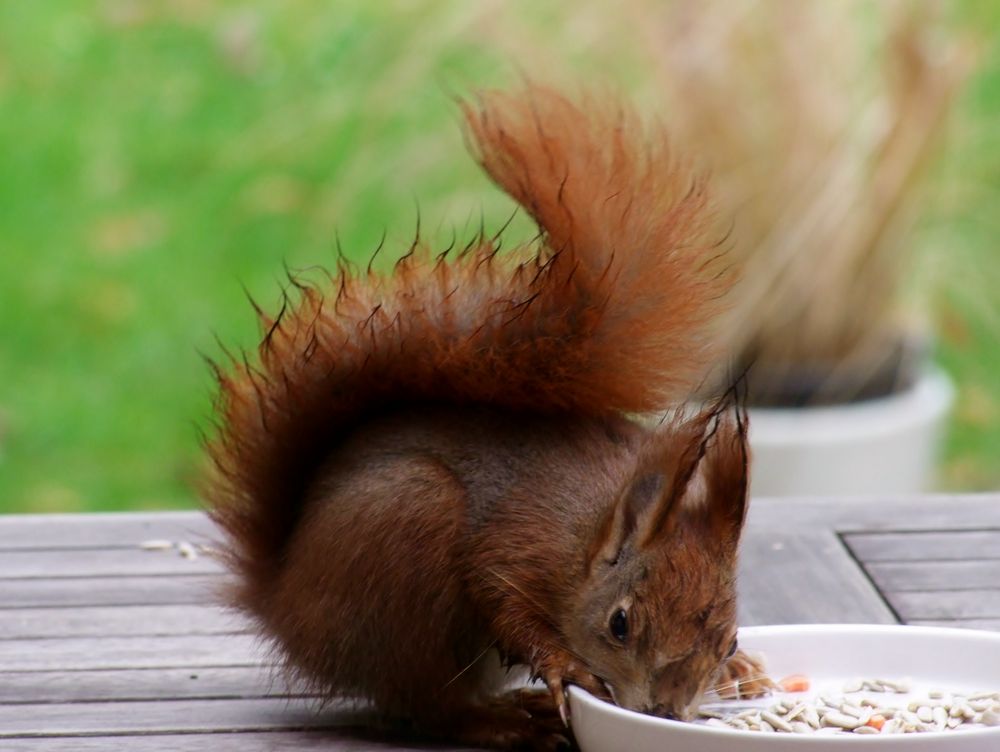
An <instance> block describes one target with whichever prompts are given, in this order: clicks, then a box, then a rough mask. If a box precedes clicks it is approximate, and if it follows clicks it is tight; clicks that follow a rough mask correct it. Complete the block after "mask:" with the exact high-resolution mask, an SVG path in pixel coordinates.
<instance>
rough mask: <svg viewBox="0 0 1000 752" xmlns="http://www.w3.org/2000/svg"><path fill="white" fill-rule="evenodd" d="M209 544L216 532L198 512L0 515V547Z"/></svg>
mask: <svg viewBox="0 0 1000 752" xmlns="http://www.w3.org/2000/svg"><path fill="white" fill-rule="evenodd" d="M163 538H165V539H167V540H174V541H176V540H186V541H190V542H192V543H209V542H211V541H213V540H216V539H218V538H219V534H218V531H217V530H216V528H215V526H214V525H212V523H211V522H210V521H209V520H208V518H207V517H206V516H205V515H204V514H203V513H201V512H111V513H97V514H22V515H6V516H2V517H0V549H24V548H35V549H38V548H90V547H95V546H96V547H103V546H131V545H138V544H139V543H141V542H142V541H145V540H150V539H163Z"/></svg>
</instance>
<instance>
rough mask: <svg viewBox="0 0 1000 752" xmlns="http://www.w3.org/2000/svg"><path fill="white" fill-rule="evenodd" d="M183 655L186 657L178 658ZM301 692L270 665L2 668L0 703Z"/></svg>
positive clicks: (211, 696)
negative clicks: (67, 668)
mask: <svg viewBox="0 0 1000 752" xmlns="http://www.w3.org/2000/svg"><path fill="white" fill-rule="evenodd" d="M179 658H181V657H180V656H179ZM289 694H302V692H301V691H299V690H297V689H296V688H293V687H291V686H289V684H288V682H287V680H286V679H285V677H284V676H283V674H282V673H281V672H280V671H279V670H277V669H275V668H273V667H269V666H236V667H222V668H220V667H215V666H208V667H201V668H147V669H107V668H100V669H94V670H90V671H65V670H63V669H53V670H49V671H9V672H0V703H21V704H23V703H42V702H83V701H90V702H103V701H111V700H160V699H168V700H169V699H195V698H230V699H232V698H248V697H268V696H272V697H279V696H286V695H289Z"/></svg>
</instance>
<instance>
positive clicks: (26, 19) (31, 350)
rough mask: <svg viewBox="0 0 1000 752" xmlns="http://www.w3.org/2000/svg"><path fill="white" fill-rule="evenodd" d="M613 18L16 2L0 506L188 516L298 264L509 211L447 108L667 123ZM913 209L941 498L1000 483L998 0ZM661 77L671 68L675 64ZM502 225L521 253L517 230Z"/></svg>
mask: <svg viewBox="0 0 1000 752" xmlns="http://www.w3.org/2000/svg"><path fill="white" fill-rule="evenodd" d="M653 5H654V4H653V3H652V0H628V2H624V3H622V4H620V5H619V4H608V3H596V2H595V3H583V4H569V3H565V4H557V3H551V4H546V3H536V2H528V1H524V2H499V0H485V1H484V2H476V3H468V2H458V0H442V1H440V2H430V3H418V2H403V1H402V0H381V1H380V2H364V1H363V0H339V1H338V2H337V3H318V2H311V1H308V0H286V1H285V2H283V3H280V4H279V3H274V4H263V3H261V4H258V6H257V7H256V8H252V9H251V8H250V7H248V6H247V4H245V3H236V2H222V1H215V2H202V1H199V0H171V1H168V0H107V1H106V2H101V3H92V4H79V3H73V2H68V0H50V1H49V2H45V3H33V2H0V143H2V144H3V146H2V148H0V511H56V510H65V511H80V510H96V509H123V508H162V507H183V506H191V505H193V504H195V503H197V502H196V492H195V490H194V489H195V485H196V482H197V478H198V477H199V475H200V473H201V469H202V462H203V460H202V458H201V454H200V450H199V438H198V436H199V431H203V430H211V428H210V415H211V395H212V380H211V378H210V375H209V371H208V369H207V368H206V366H205V365H204V363H203V361H202V359H201V357H200V355H199V354H200V353H204V354H207V355H209V356H215V355H218V353H219V352H220V348H219V344H218V342H217V341H216V337H218V339H220V340H221V341H222V342H225V343H227V344H233V345H236V346H243V347H247V348H252V346H253V344H254V341H255V338H256V335H257V331H256V323H255V320H254V317H253V316H252V312H251V309H250V306H249V305H248V303H247V301H246V297H245V292H244V288H246V291H248V292H249V293H250V294H251V295H252V296H253V297H254V298H255V299H257V300H258V301H260V302H261V303H262V304H263V305H265V306H266V307H271V306H273V305H274V304H275V301H276V300H277V299H278V297H279V295H280V290H281V288H282V285H283V283H284V281H283V275H284V272H283V265H284V264H287V265H288V266H289V267H292V268H303V267H309V266H312V265H316V264H322V265H326V266H328V267H332V266H333V265H334V260H335V247H336V243H337V241H338V239H339V242H340V244H341V246H342V248H343V251H344V253H345V254H346V255H348V256H349V257H351V258H353V259H356V260H365V261H366V260H367V259H368V257H369V256H370V254H371V252H372V250H373V249H374V247H375V246H376V245H377V244H378V242H379V239H380V238H381V236H382V234H383V232H385V233H386V234H387V242H386V248H387V249H388V250H389V251H391V253H390V254H387V257H388V256H391V255H392V253H395V254H397V255H398V253H400V252H402V251H403V250H405V248H406V246H407V245H408V243H409V241H410V239H411V238H412V235H413V232H414V227H415V224H416V221H417V215H418V212H419V215H420V219H421V223H422V233H423V235H424V236H425V237H429V238H432V239H436V240H437V241H438V242H440V243H441V244H442V245H446V244H447V243H448V242H450V239H451V237H452V234H453V233H457V234H458V235H459V237H462V236H463V235H464V236H465V237H469V236H470V235H471V234H472V233H473V232H474V231H475V230H476V228H478V227H479V225H480V223H481V222H482V223H484V224H485V226H486V227H487V228H490V229H496V228H498V227H499V226H500V225H501V224H502V223H503V222H504V221H505V220H506V219H507V217H508V215H509V214H510V211H511V203H510V202H509V200H507V199H506V198H505V197H503V196H502V195H500V193H499V192H498V191H497V190H496V189H495V188H493V187H492V186H491V185H490V184H489V183H488V182H487V181H486V179H485V178H483V177H482V175H481V174H480V173H479V171H478V169H477V167H476V166H475V164H474V163H473V161H472V160H471V159H469V158H468V156H467V155H466V153H465V150H464V147H463V144H462V137H461V133H460V129H459V128H458V126H457V122H458V117H457V108H456V106H455V103H454V97H455V96H457V95H458V96H460V95H465V94H468V93H470V92H473V91H474V90H475V89H476V88H479V87H484V86H495V85H509V84H512V83H516V82H517V81H518V80H519V79H520V78H522V77H524V76H529V77H536V78H539V79H541V80H546V81H556V82H561V83H564V84H566V85H568V86H569V88H570V89H572V88H573V87H579V86H580V85H583V84H585V85H590V86H598V87H603V88H604V89H606V90H607V91H609V92H612V91H617V90H625V91H627V92H628V93H629V94H630V95H631V96H632V97H633V98H635V99H636V100H638V101H639V102H640V105H641V107H642V108H643V109H646V110H649V111H657V110H659V111H660V112H661V113H662V114H663V115H664V117H665V118H666V119H667V120H668V121H669V117H670V113H669V111H667V112H664V111H663V110H664V108H663V107H662V101H661V100H662V97H661V96H660V92H659V91H658V90H659V87H660V83H658V78H657V63H658V61H657V60H655V59H654V58H656V55H657V50H656V49H655V44H653V45H651V44H650V43H649V41H648V40H649V38H650V35H649V34H648V33H643V34H638V33H637V29H639V28H641V26H642V25H643V24H644V23H645V22H646V19H647V18H649V17H650V15H649V14H650V9H651V8H652V6H653ZM949 7H950V9H951V10H950V13H951V16H952V17H950V18H949V19H948V20H949V22H950V23H951V24H952V25H953V26H954V27H955V28H956V29H958V30H959V31H960V33H962V34H966V35H968V37H969V39H970V40H971V43H972V44H973V45H974V46H975V47H976V52H977V59H978V67H977V69H976V71H975V72H974V74H973V75H972V77H971V78H970V81H969V83H968V85H967V86H966V87H965V89H964V91H963V93H962V95H961V98H960V101H959V104H958V107H957V108H956V113H955V116H954V118H953V122H952V123H951V124H950V130H949V134H948V138H947V143H946V145H945V146H946V148H945V150H944V152H943V158H942V159H940V160H939V161H938V163H937V165H936V166H935V167H934V172H933V181H932V189H933V190H932V193H933V201H932V202H931V205H932V206H933V211H930V212H928V213H927V214H926V216H923V217H922V218H921V222H920V227H919V233H918V235H917V237H916V239H915V242H916V243H917V244H918V246H919V247H918V251H919V258H920V260H921V263H920V264H919V266H918V268H917V269H915V270H914V277H915V278H918V279H923V280H930V281H932V282H933V283H934V284H933V286H932V288H931V289H932V290H933V298H932V308H931V312H930V317H931V319H932V320H933V321H934V323H935V326H936V330H937V333H938V343H937V355H938V359H939V360H940V361H941V362H942V364H943V365H944V366H945V368H946V369H947V370H948V371H949V372H950V373H951V374H952V375H953V376H954V378H955V379H956V381H957V383H958V387H959V398H958V403H957V407H956V411H955V415H954V419H953V422H952V427H951V431H950V434H949V438H948V444H947V451H946V455H945V459H944V465H943V467H942V471H941V487H942V488H944V489H954V490H978V489H996V488H1000V344H998V342H1000V293H998V290H1000V253H998V249H997V248H996V247H995V243H996V240H997V238H998V237H1000V233H998V230H1000V211H998V210H997V207H998V206H1000V33H998V32H1000V3H996V2H993V1H992V0H962V2H959V3H956V4H953V5H951V6H949ZM659 62H662V61H659ZM510 233H511V234H512V235H513V236H515V237H520V238H527V237H530V234H531V228H530V227H529V226H528V223H527V222H526V221H525V220H524V218H523V217H521V218H518V219H517V220H516V221H515V222H514V224H513V226H512V228H511V230H510Z"/></svg>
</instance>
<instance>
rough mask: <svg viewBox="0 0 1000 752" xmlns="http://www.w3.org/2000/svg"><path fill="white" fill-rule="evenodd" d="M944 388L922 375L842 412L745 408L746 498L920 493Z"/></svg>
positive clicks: (932, 457) (946, 394)
mask: <svg viewBox="0 0 1000 752" xmlns="http://www.w3.org/2000/svg"><path fill="white" fill-rule="evenodd" d="M954 395H955V390H954V387H953V386H952V383H951V380H950V379H949V378H948V377H947V375H945V373H944V372H943V371H941V370H940V369H938V368H929V369H928V370H927V371H926V372H925V373H924V374H923V375H922V376H921V378H919V379H918V380H917V382H916V384H914V386H913V387H912V388H911V389H909V390H908V391H906V392H901V393H899V394H894V395H892V396H889V397H885V398H881V399H875V400H867V401H864V402H856V403H851V404H846V405H835V406H824V407H814V408H813V407H810V408H752V409H751V410H750V446H751V448H752V450H753V470H752V475H751V494H752V495H754V496H819V495H822V496H829V495H837V494H841V495H844V494H847V495H868V494H908V493H922V492H925V491H928V490H929V489H930V488H931V486H932V484H933V482H934V468H935V462H936V459H937V453H938V446H939V444H940V439H941V436H942V434H943V430H944V424H945V420H946V418H947V416H948V412H949V409H950V408H951V404H952V402H953V401H954Z"/></svg>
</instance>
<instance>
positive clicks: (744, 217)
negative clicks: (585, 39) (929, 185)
mask: <svg viewBox="0 0 1000 752" xmlns="http://www.w3.org/2000/svg"><path fill="white" fill-rule="evenodd" d="M872 14H875V15H876V18H874V19H873V18H872ZM663 20H664V21H665V23H662V24H646V25H645V29H646V33H647V34H648V39H649V42H650V44H651V45H652V46H653V52H654V53H655V57H656V59H657V60H658V61H660V63H661V73H662V81H663V83H664V85H665V90H666V95H667V100H668V103H669V105H670V107H669V110H670V113H671V126H672V129H673V131H674V133H675V134H676V136H677V138H678V141H679V142H680V145H681V146H683V148H684V150H685V151H686V152H690V153H695V154H699V155H701V156H702V157H703V158H705V159H706V161H707V166H708V168H709V169H710V171H711V173H712V182H713V185H714V188H715V190H716V193H717V196H718V200H719V202H720V212H721V213H722V215H723V216H729V217H731V218H732V220H733V222H734V226H733V232H732V236H731V238H730V240H729V244H730V246H731V248H732V252H733V257H734V260H735V263H737V264H739V265H740V266H741V267H742V270H743V271H742V273H743V280H742V283H741V285H740V287H739V290H738V292H737V298H736V299H735V301H734V304H733V308H732V310H731V313H730V316H729V319H728V322H727V324H728V325H727V326H726V327H724V329H725V336H727V337H729V338H731V340H730V345H731V348H732V350H733V352H735V353H737V354H738V360H740V361H742V362H743V363H744V364H746V363H753V364H754V377H753V378H752V379H751V382H752V387H751V388H752V390H753V391H754V392H755V394H753V395H751V399H752V400H753V401H754V402H756V403H757V404H804V403H817V402H841V401H849V400H851V399H858V398H863V397H869V396H876V394H882V393H887V392H890V391H893V390H894V389H896V388H900V387H902V386H904V385H905V384H906V383H907V382H908V381H909V380H912V379H913V378H915V375H916V371H917V369H918V368H919V365H920V362H921V361H922V357H921V355H922V353H921V352H920V349H921V348H920V347H919V343H920V342H921V339H920V337H919V336H914V334H919V332H915V331H914V330H918V329H919V327H915V326H914V324H913V323H911V322H910V321H908V320H907V317H906V316H904V314H903V311H902V308H903V306H902V305H901V299H902V290H903V287H904V286H905V282H906V278H907V276H908V273H909V271H910V268H911V265H912V264H911V262H912V261H913V255H914V254H913V250H914V249H913V245H912V243H911V237H912V232H911V231H912V230H913V227H914V224H915V221H916V219H917V217H918V215H919V212H920V210H921V207H922V202H923V201H924V200H925V199H926V195H925V192H924V191H923V190H922V188H923V187H924V186H923V181H922V178H923V177H924V176H925V174H926V172H927V167H928V164H929V162H930V161H931V159H932V157H933V156H934V154H935V151H936V147H937V146H939V143H940V141H941V135H942V130H943V128H944V125H945V122H946V120H947V118H948V115H949V113H950V112H951V110H952V105H953V103H954V101H955V98H956V93H957V92H958V90H959V88H960V85H961V84H962V82H963V81H964V80H965V79H966V77H967V75H968V74H969V72H970V71H971V68H972V66H971V58H972V55H971V54H970V52H969V47H968V46H967V45H964V44H962V43H961V42H960V41H958V40H957V39H955V38H949V36H948V35H947V33H946V28H945V27H944V26H943V25H942V24H941V23H939V22H938V20H937V19H936V17H935V14H934V13H933V12H932V8H931V6H930V5H929V4H928V3H925V2H919V1H918V0H913V1H911V2H906V3H902V4H892V3H886V4H878V3H859V2H839V3H803V2H798V1H797V0H769V1H768V2H755V1H754V0H742V1H738V2H733V0H677V2H674V3H672V4H670V5H669V7H668V9H667V11H666V15H665V17H664V19H663ZM873 30H875V32H876V34H881V35H882V36H881V37H880V38H874V39H873V38H872V31H873ZM915 343H917V344H918V346H917V347H914V344H915Z"/></svg>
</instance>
